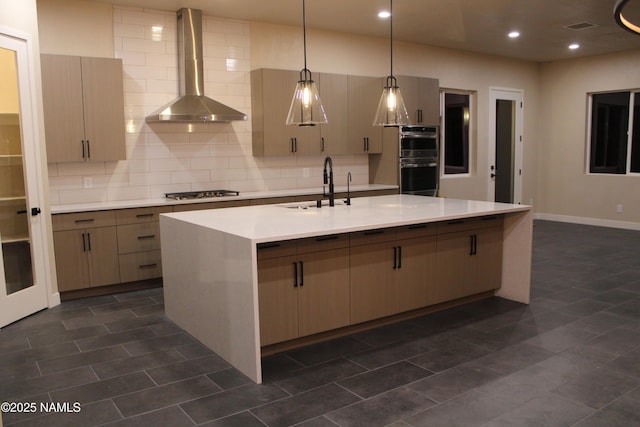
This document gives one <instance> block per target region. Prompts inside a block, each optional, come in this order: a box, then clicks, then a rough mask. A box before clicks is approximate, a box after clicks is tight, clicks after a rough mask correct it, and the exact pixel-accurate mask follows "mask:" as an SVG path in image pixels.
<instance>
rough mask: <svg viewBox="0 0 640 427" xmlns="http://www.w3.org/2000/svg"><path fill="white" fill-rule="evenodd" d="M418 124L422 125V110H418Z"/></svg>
mask: <svg viewBox="0 0 640 427" xmlns="http://www.w3.org/2000/svg"><path fill="white" fill-rule="evenodd" d="M418 123H422V110H421V109H419V110H418Z"/></svg>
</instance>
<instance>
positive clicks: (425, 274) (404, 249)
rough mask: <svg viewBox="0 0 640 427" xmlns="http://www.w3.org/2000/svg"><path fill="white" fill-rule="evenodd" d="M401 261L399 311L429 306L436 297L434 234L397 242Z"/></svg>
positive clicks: (398, 283) (398, 284)
mask: <svg viewBox="0 0 640 427" xmlns="http://www.w3.org/2000/svg"><path fill="white" fill-rule="evenodd" d="M397 247H398V248H399V249H398V251H399V254H398V256H399V259H400V264H399V266H398V267H399V268H398V269H397V272H398V275H397V279H398V280H397V281H396V292H397V295H398V309H397V311H398V312H403V311H408V310H414V309H416V308H421V307H426V306H427V305H430V304H432V303H433V301H434V300H435V295H434V292H435V289H434V284H435V265H436V264H435V260H436V239H435V236H429V237H421V238H416V239H405V240H399V241H398V242H397Z"/></svg>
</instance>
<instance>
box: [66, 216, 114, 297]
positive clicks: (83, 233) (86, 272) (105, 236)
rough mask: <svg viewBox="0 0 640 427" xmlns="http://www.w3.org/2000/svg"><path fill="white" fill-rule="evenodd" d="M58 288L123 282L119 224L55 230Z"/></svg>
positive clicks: (73, 288)
mask: <svg viewBox="0 0 640 427" xmlns="http://www.w3.org/2000/svg"><path fill="white" fill-rule="evenodd" d="M53 241H54V245H55V251H56V269H57V273H58V274H57V275H58V290H59V291H61V292H63V291H70V290H75V289H83V288H88V287H93V286H103V285H110V284H113V283H119V282H120V269H119V260H118V240H117V238H116V227H114V226H111V227H96V228H87V229H79V230H65V231H55V232H54V233H53Z"/></svg>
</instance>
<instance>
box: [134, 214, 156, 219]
mask: <svg viewBox="0 0 640 427" xmlns="http://www.w3.org/2000/svg"><path fill="white" fill-rule="evenodd" d="M152 216H153V214H152V213H146V214H137V215H136V218H149V217H152Z"/></svg>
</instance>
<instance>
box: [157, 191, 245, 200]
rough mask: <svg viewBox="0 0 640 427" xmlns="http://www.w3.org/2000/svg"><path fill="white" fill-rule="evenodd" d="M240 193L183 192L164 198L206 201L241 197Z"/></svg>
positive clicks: (166, 195)
mask: <svg viewBox="0 0 640 427" xmlns="http://www.w3.org/2000/svg"><path fill="white" fill-rule="evenodd" d="M239 195H240V192H239V191H232V190H203V191H183V192H181V193H165V194H164V197H166V198H167V199H174V200H188V199H205V198H209V197H226V196H239Z"/></svg>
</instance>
